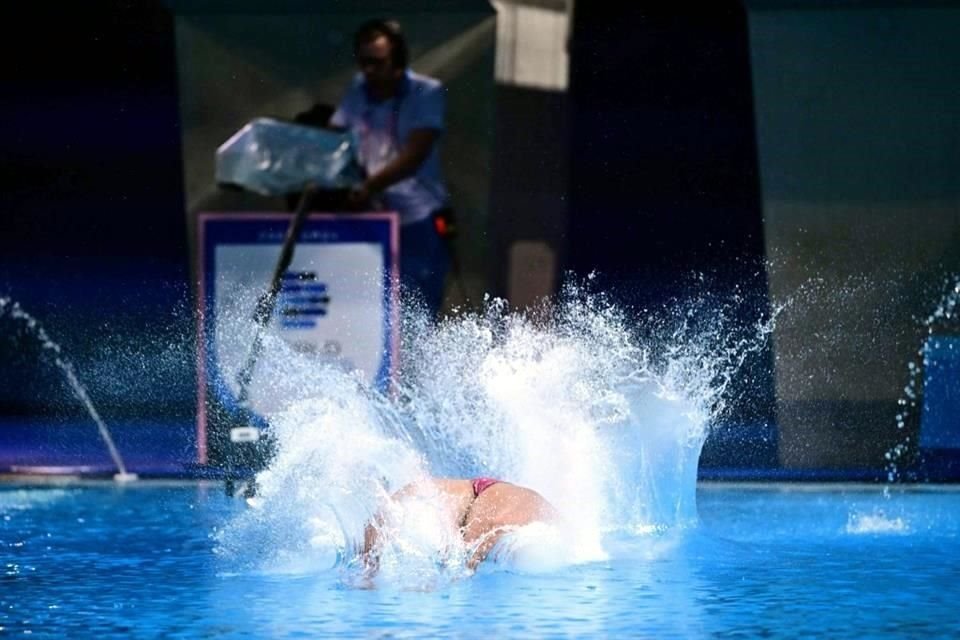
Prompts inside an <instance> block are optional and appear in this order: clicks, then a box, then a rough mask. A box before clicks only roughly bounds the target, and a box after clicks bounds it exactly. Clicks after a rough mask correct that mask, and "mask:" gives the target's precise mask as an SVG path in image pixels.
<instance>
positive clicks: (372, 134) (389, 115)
mask: <svg viewBox="0 0 960 640" xmlns="http://www.w3.org/2000/svg"><path fill="white" fill-rule="evenodd" d="M445 91H446V90H445V88H444V86H443V85H442V84H441V83H440V81H438V80H435V79H433V78H429V77H427V76H423V75H420V74H418V73H415V72H413V71H410V70H409V69H408V70H407V71H406V72H405V74H404V77H403V79H402V80H401V83H400V87H399V89H398V91H397V95H395V96H394V97H392V98H389V99H387V100H382V101H376V100H374V99H373V97H371V96H370V95H369V93H368V91H367V89H366V86H365V85H364V81H363V75H362V74H359V73H358V74H357V75H356V76H355V77H354V79H353V82H352V83H351V84H350V88H349V89H347V93H346V95H344V97H343V100H341V102H340V105H339V107H337V110H336V112H335V113H334V114H333V116H332V117H331V120H330V123H331V124H332V125H333V126H336V127H343V128H347V129H350V130H351V131H353V133H354V135H355V136H356V139H357V142H358V144H359V146H360V148H359V157H360V164H362V165H363V166H364V168H365V169H366V170H367V173H368V174H370V175H372V174H375V173H376V172H378V171H380V169H382V168H383V167H384V166H386V165H387V164H388V163H389V162H390V161H391V160H393V159H394V158H395V157H396V156H397V153H398V151H399V149H400V147H401V146H402V142H405V141H406V139H407V137H408V136H409V135H410V132H411V131H413V130H415V129H434V130H436V131H437V132H438V133H439V132H442V131H443V129H444V126H443V117H444V109H445V95H444V94H445ZM439 146H440V145H439V143H436V144H434V145H433V148H432V149H431V150H430V154H429V155H428V156H427V158H426V160H424V161H423V163H422V164H421V165H420V167H419V168H418V169H417V172H416V173H415V174H414V175H413V176H411V177H409V178H406V179H404V180H401V181H400V182H397V183H396V184H393V185H391V186H390V187H388V188H387V189H386V190H385V191H384V192H383V200H384V204H385V205H386V207H387V208H388V209H392V210H394V211H397V212H398V213H399V214H400V223H401V224H411V223H414V222H419V221H421V220H424V219H426V218H428V217H429V216H430V214H431V213H433V212H434V211H436V210H437V209H439V208H441V207H443V206H445V205H446V202H447V190H446V187H445V186H444V184H443V179H442V178H441V174H440V150H439Z"/></svg>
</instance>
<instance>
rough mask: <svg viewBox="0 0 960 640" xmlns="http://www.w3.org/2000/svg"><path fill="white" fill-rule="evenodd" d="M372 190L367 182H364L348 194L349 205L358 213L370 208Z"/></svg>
mask: <svg viewBox="0 0 960 640" xmlns="http://www.w3.org/2000/svg"><path fill="white" fill-rule="evenodd" d="M370 196H371V193H370V188H369V187H368V186H367V183H366V182H362V183H360V184H358V185H356V186H355V187H352V188H351V189H350V192H349V193H348V194H347V204H349V205H350V207H352V208H353V209H356V210H357V211H359V210H361V209H367V208H369V207H370Z"/></svg>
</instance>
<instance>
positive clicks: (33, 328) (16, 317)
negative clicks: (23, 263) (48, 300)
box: [0, 298, 135, 481]
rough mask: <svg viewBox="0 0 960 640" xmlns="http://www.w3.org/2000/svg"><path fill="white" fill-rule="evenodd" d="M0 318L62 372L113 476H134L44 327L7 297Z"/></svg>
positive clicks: (0, 300)
mask: <svg viewBox="0 0 960 640" xmlns="http://www.w3.org/2000/svg"><path fill="white" fill-rule="evenodd" d="M3 317H8V318H10V319H11V320H12V321H13V322H15V323H18V324H20V325H21V326H23V327H24V329H25V330H26V332H27V333H28V334H30V335H32V336H33V337H34V338H36V340H37V341H38V342H39V343H40V347H41V349H42V353H43V354H44V355H45V357H47V358H49V359H50V361H51V362H52V363H53V364H54V365H56V367H57V368H58V369H60V371H61V372H63V375H64V377H65V378H66V380H67V384H68V385H69V386H70V390H71V391H72V392H73V394H74V396H76V398H77V399H78V400H79V401H80V402H81V404H83V406H84V408H85V409H86V410H87V413H88V414H89V415H90V417H91V419H93V421H94V422H95V423H96V425H97V430H98V431H99V432H100V437H101V438H102V439H103V442H104V444H106V446H107V450H108V451H109V453H110V458H111V459H112V460H113V463H114V465H116V467H117V470H118V474H117V476H116V479H117V480H119V481H127V480H131V479H133V478H135V475H134V474H131V473H128V472H127V468H126V466H125V465H124V464H123V458H122V457H121V456H120V452H119V451H118V450H117V447H116V445H115V444H114V442H113V438H112V437H111V436H110V430H109V429H108V428H107V425H106V423H105V422H104V421H103V418H101V417H100V413H99V412H98V411H97V409H96V407H95V406H94V404H93V401H92V400H91V399H90V395H89V394H88V393H87V390H86V387H84V386H83V384H82V383H81V382H80V379H79V378H78V377H77V374H76V371H75V370H74V368H73V363H71V362H70V361H69V360H68V359H67V358H66V357H65V356H64V355H63V353H62V350H61V348H60V345H59V344H57V343H56V342H54V341H53V340H51V339H50V336H48V335H47V332H46V330H44V328H43V327H42V326H40V323H39V322H38V321H37V319H36V318H34V317H33V316H31V315H30V314H29V313H27V312H26V311H24V310H23V309H22V308H21V307H20V303H18V302H14V301H12V300H11V299H10V298H0V318H3Z"/></svg>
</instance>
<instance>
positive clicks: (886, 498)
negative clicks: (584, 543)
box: [0, 482, 960, 638]
mask: <svg viewBox="0 0 960 640" xmlns="http://www.w3.org/2000/svg"><path fill="white" fill-rule="evenodd" d="M248 509H249V507H247V506H246V505H245V504H244V503H243V502H241V501H240V500H238V499H235V498H227V497H226V496H225V495H224V493H223V491H222V489H221V487H220V486H219V485H214V484H204V483H157V482H152V483H150V482H147V483H144V482H141V483H137V484H135V485H132V486H126V487H117V486H114V485H112V484H107V483H104V484H95V483H89V482H87V483H84V484H65V485H60V486H58V485H50V484H44V485H42V486H41V485H30V484H23V483H22V482H21V483H19V484H14V483H8V484H6V485H3V486H2V487H0V549H2V556H3V560H2V570H3V573H2V584H3V588H2V589H0V627H3V633H5V634H10V635H11V636H22V635H24V634H26V633H29V634H30V636H31V637H35V638H36V637H78V636H89V637H101V638H107V637H118V638H119V637H123V638H128V637H160V636H163V637H172V638H178V637H182V638H187V637H189V638H196V637H250V638H255V637H256V638H262V637H270V638H292V637H321V636H338V637H339V636H344V637H356V636H363V637H382V636H390V637H425V636H451V637H467V638H469V637H480V636H488V635H490V634H499V635H501V636H507V637H545V636H601V637H603V636H622V635H625V634H629V635H632V636H643V637H683V638H702V637H832V638H844V637H849V638H863V637H872V638H883V637H891V638H892V637H956V636H957V635H960V620H958V618H957V616H956V615H955V611H956V598H957V596H958V595H960V585H958V581H957V576H960V555H958V554H957V553H956V549H957V544H958V541H960V491H958V490H957V489H955V488H948V487H936V486H923V487H919V486H918V487H894V488H892V489H890V490H888V492H887V494H886V495H885V493H884V490H883V488H881V487H877V486H868V485H829V486H828V485H735V484H719V483H717V484H713V483H711V484H707V483H702V484H701V485H700V487H699V489H698V490H697V511H698V513H699V518H698V520H699V521H698V523H697V524H695V525H692V526H686V527H678V528H674V529H668V530H661V531H648V532H636V533H633V534H631V533H627V532H624V531H620V532H616V533H614V534H611V535H609V536H607V537H606V538H605V539H604V542H603V544H604V547H605V549H606V551H607V552H608V555H609V557H608V558H607V559H606V560H601V561H594V562H585V563H583V564H575V565H570V566H564V567H560V568H557V569H555V570H550V571H539V572H523V571H520V570H517V569H516V568H514V569H512V570H507V569H505V568H504V567H500V566H497V565H489V566H486V567H483V568H482V569H481V570H480V571H479V572H478V573H477V575H475V576H473V577H469V578H463V579H456V580H450V581H448V582H444V583H438V584H434V585H432V586H425V585H424V584H423V583H422V582H421V581H413V582H410V583H407V584H403V583H394V584H387V585H380V586H379V588H377V589H359V588H354V587H351V586H350V583H349V581H348V580H345V572H344V570H343V569H342V568H336V567H326V568H325V567H318V566H309V564H308V563H306V562H304V563H303V564H301V565H298V563H297V562H296V561H295V559H289V558H288V561H286V562H283V563H273V564H272V565H270V566H264V565H260V566H258V567H256V568H252V567H250V566H243V565H242V563H238V562H237V561H236V558H225V557H224V556H223V555H221V554H218V553H216V552H215V548H216V547H217V544H218V543H217V542H216V541H215V540H214V538H213V537H212V534H213V533H214V532H215V531H216V530H218V528H221V527H224V526H229V523H230V522H231V521H232V520H233V519H234V518H236V517H237V515H238V513H239V512H242V511H246V510H248ZM265 551H267V550H265V549H254V548H251V549H250V550H249V553H250V554H251V556H253V557H258V556H261V555H262V554H263V553H264V552H265Z"/></svg>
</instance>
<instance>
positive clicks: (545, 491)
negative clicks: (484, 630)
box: [218, 291, 754, 588]
mask: <svg viewBox="0 0 960 640" xmlns="http://www.w3.org/2000/svg"><path fill="white" fill-rule="evenodd" d="M690 315H691V314H687V313H684V314H681V317H680V321H679V324H677V323H662V324H661V325H657V326H656V327H653V328H651V327H646V328H645V332H644V335H646V336H647V337H646V338H645V339H643V340H641V339H640V338H638V337H637V336H638V335H639V334H640V332H637V331H635V330H634V327H632V326H631V322H632V320H631V319H629V318H628V317H627V316H626V315H625V314H624V313H623V312H622V311H621V310H619V309H617V308H615V307H613V306H612V305H609V304H606V303H604V302H603V301H602V299H599V298H591V297H590V296H586V295H585V294H583V293H582V292H578V291H573V293H572V294H571V293H570V292H569V291H568V295H567V297H566V299H565V300H564V301H562V303H560V302H558V309H557V310H555V311H554V312H553V313H552V314H550V315H549V316H545V317H541V318H538V319H537V320H534V319H532V318H531V317H528V316H522V315H518V314H515V313H509V312H508V311H507V308H506V305H505V304H504V303H503V302H502V301H491V302H490V303H489V304H488V306H487V308H486V309H485V310H484V312H483V313H482V314H464V315H461V316H459V317H455V318H452V319H449V320H446V321H444V322H442V323H440V324H439V325H433V324H431V323H429V322H426V321H425V320H424V319H423V318H422V317H420V318H418V317H416V316H408V317H406V319H405V324H404V333H405V339H404V360H403V369H402V372H401V377H400V383H401V384H400V388H399V391H398V393H397V394H396V395H395V396H390V397H386V396H384V395H381V394H379V393H377V392H375V391H374V390H372V389H370V388H369V387H368V386H367V385H365V384H364V383H363V382H362V381H361V380H360V379H359V378H358V377H357V376H355V375H352V374H350V373H348V372H344V371H341V370H336V369H334V368H331V367H329V366H322V365H316V366H315V367H313V368H310V369H309V370H308V371H303V372H301V373H298V372H297V371H296V370H291V371H288V372H286V373H285V379H286V380H287V384H289V383H290V380H302V381H304V387H303V388H302V389H301V392H300V395H301V396H302V397H303V398H304V400H303V401H300V402H297V403H296V404H294V405H293V406H290V407H287V408H285V410H283V411H281V412H278V413H277V414H276V415H274V416H271V417H270V419H271V426H272V427H273V430H274V433H275V434H276V436H277V441H278V443H279V446H278V452H277V455H276V457H275V459H274V460H273V461H272V464H271V466H270V468H269V469H268V470H267V471H265V472H263V473H262V474H260V476H259V478H258V484H259V486H260V494H259V496H258V504H257V508H252V509H249V510H248V511H247V512H246V513H244V514H242V515H241V516H240V517H239V518H238V519H237V520H236V521H235V522H232V523H230V524H229V525H228V526H227V527H226V528H225V529H224V530H223V531H221V532H220V533H219V534H218V542H219V544H218V550H219V551H220V553H221V554H224V555H226V556H231V555H233V556H242V555H244V554H247V553H248V551H249V550H250V549H257V550H259V551H260V557H259V560H260V562H261V563H265V564H266V565H270V563H283V562H286V561H287V559H288V558H294V557H296V556H297V555H298V554H299V555H300V556H301V557H304V558H305V560H304V565H308V564H315V565H317V566H321V565H322V566H334V565H339V566H344V564H347V565H349V566H354V565H357V564H358V563H357V561H356V553H357V550H358V549H359V547H360V544H361V541H362V535H363V527H364V525H365V523H366V522H367V521H369V519H370V518H371V517H372V516H373V514H374V513H375V512H377V510H378V509H379V510H385V513H387V514H388V515H389V516H390V520H389V522H390V524H389V525H388V529H387V530H385V531H384V533H385V535H386V536H387V537H389V539H390V542H389V544H388V545H387V546H386V547H385V549H386V552H385V553H384V554H383V557H382V558H381V571H380V576H379V577H378V580H380V579H386V580H393V581H396V582H399V583H402V584H408V585H414V586H415V588H419V587H421V586H424V585H434V584H436V583H437V582H438V581H439V582H442V581H443V580H446V579H457V578H459V577H462V576H463V575H464V574H465V568H464V564H465V559H466V558H467V557H468V554H467V551H468V550H465V549H463V548H462V543H460V540H459V534H458V532H457V531H455V530H452V529H450V527H449V526H448V525H444V524H443V522H444V520H443V518H441V517H439V516H438V514H439V510H438V507H437V504H436V503H431V502H430V500H429V499H426V498H424V499H423V500H419V501H414V502H411V503H409V504H406V505H405V506H404V507H403V508H402V509H399V508H398V507H396V506H395V505H392V504H391V503H390V502H389V500H388V497H389V495H390V494H391V493H392V492H393V491H396V490H397V489H399V488H400V487H402V486H404V485H405V484H406V483H408V482H410V481H413V480H416V479H418V478H422V477H425V476H427V475H436V476H446V477H466V478H469V477H476V476H479V475H485V476H493V477H497V478H501V479H503V480H508V481H511V482H514V483H517V484H520V485H524V486H527V487H530V488H532V489H534V490H536V491H538V492H539V493H541V494H542V495H543V496H544V497H545V498H547V499H548V500H549V501H550V502H551V503H552V504H553V505H554V506H555V507H556V508H557V510H558V511H559V512H560V514H561V515H562V517H563V519H564V520H565V521H566V522H567V523H568V524H567V525H566V526H565V527H564V529H563V532H562V535H560V534H559V533H558V531H557V530H555V529H551V528H549V527H548V528H544V527H543V526H534V525H531V526H530V527H527V528H524V529H522V530H518V531H515V532H512V533H511V535H509V536H506V537H505V539H504V541H502V542H501V544H500V545H498V552H499V558H500V560H501V566H507V567H512V568H513V569H515V570H523V571H527V570H531V571H532V570H548V569H549V568H554V567H556V566H558V565H561V564H569V563H571V562H574V563H577V562H590V561H595V560H602V559H605V558H606V557H607V555H608V553H607V551H606V550H605V548H604V536H605V535H606V534H607V533H609V532H610V531H613V530H618V531H626V532H633V533H636V532H648V531H662V530H664V529H669V528H672V527H685V526H688V525H690V524H693V523H695V521H696V507H695V496H696V473H697V462H698V458H699V454H700V449H701V447H702V444H703V441H704V440H705V438H706V434H707V428H708V427H707V425H708V422H709V420H710V418H711V416H712V415H714V414H715V412H716V411H718V410H719V407H721V406H722V399H721V397H720V393H721V392H722V389H723V386H724V385H725V383H726V381H727V380H729V377H730V375H731V374H732V371H731V370H730V369H731V367H732V366H733V365H731V362H734V363H735V362H739V361H742V354H741V353H740V351H738V350H737V349H743V348H754V347H751V346H750V345H747V347H744V346H743V340H741V341H740V342H738V343H737V349H734V348H733V347H730V348H727V347H724V345H725V344H727V343H725V342H723V340H720V342H719V344H720V347H723V348H718V347H717V345H716V344H714V341H716V340H718V339H719V338H718V336H727V335H728V334H727V333H725V332H724V330H723V327H721V326H713V325H710V327H709V330H705V329H704V328H703V327H700V328H697V329H694V328H691V327H689V326H687V324H686V322H687V318H688V317H689V316H690ZM654 329H657V331H654ZM658 332H659V333H658ZM653 334H656V335H657V336H659V337H652V336H653ZM724 339H726V338H724ZM724 349H726V351H724ZM711 350H712V351H711ZM296 362H299V363H300V364H297V365H296V366H305V365H303V364H302V363H303V361H302V360H300V361H296ZM291 366H293V365H291ZM424 500H426V501H425V502H424Z"/></svg>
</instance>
